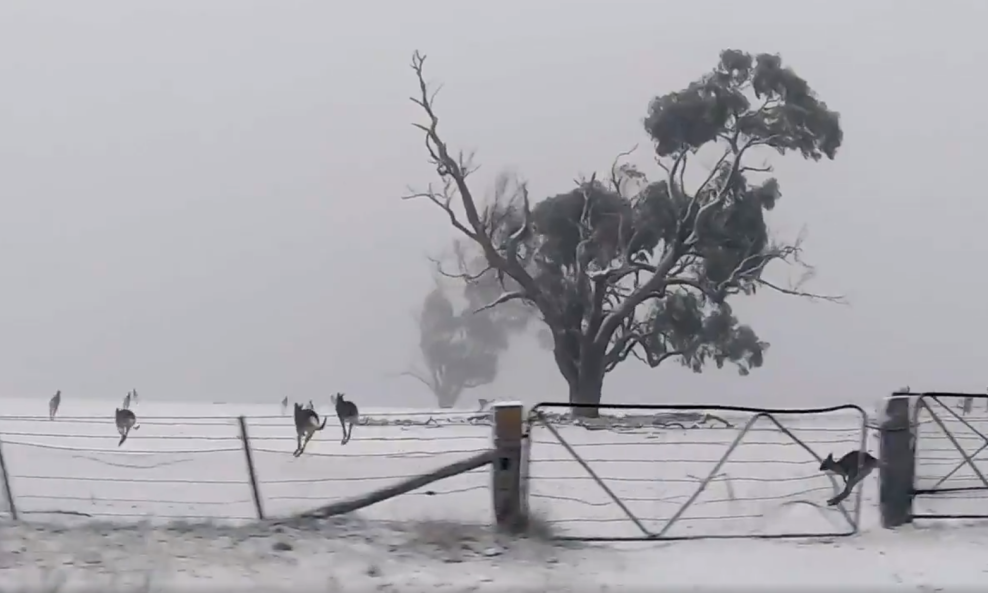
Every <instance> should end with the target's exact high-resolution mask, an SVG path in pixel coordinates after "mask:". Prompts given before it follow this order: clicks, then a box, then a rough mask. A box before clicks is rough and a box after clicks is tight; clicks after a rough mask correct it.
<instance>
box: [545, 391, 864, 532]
mask: <svg viewBox="0 0 988 593" xmlns="http://www.w3.org/2000/svg"><path fill="white" fill-rule="evenodd" d="M671 413H673V412H670V410H663V414H667V415H668V414H671ZM701 414H702V413H701ZM750 416H751V415H750V414H749V417H750ZM777 416H779V418H780V421H781V422H782V423H783V424H784V425H785V427H786V429H787V430H789V431H791V433H792V435H793V436H792V437H790V436H787V435H786V434H785V433H784V432H782V431H781V430H780V429H779V428H778V427H776V426H772V425H770V423H768V422H766V423H765V424H759V423H756V424H755V425H753V426H752V427H751V428H750V429H749V430H747V431H746V432H744V434H743V435H742V432H743V426H744V422H743V419H741V421H739V422H734V421H732V427H730V428H727V427H721V426H713V425H708V426H696V427H682V426H680V427H673V428H669V427H655V429H654V430H645V431H644V433H643V431H638V432H637V433H632V432H628V433H625V434H621V433H619V434H614V433H613V432H610V431H592V430H591V431H588V430H583V429H580V428H575V427H558V426H557V427H555V429H549V428H547V427H545V426H543V425H542V424H541V423H540V422H539V421H537V420H535V421H533V423H532V427H531V430H530V436H529V439H530V441H531V450H530V452H529V470H528V471H529V480H530V481H529V498H530V499H531V501H532V502H531V505H532V508H533V509H534V510H535V512H536V513H537V514H538V515H539V516H540V521H544V522H546V523H547V524H549V525H557V526H559V528H560V530H561V533H562V534H563V535H564V536H565V537H571V538H576V539H608V538H618V539H624V538H631V537H634V534H635V525H634V524H633V523H634V522H635V521H637V522H638V523H640V524H641V525H640V527H644V528H645V529H647V530H648V532H650V533H652V534H657V533H660V532H663V531H665V533H666V534H667V535H668V536H672V537H680V536H682V537H693V536H703V537H737V536H742V535H750V536H755V537H759V536H765V535H766V534H768V533H770V532H785V531H790V530H795V531H796V532H800V533H803V532H808V534H812V533H813V532H814V531H816V532H818V533H819V534H820V535H823V534H824V533H831V532H833V531H834V530H835V525H838V523H839V522H840V521H841V519H840V515H839V512H838V511H837V510H835V509H834V508H832V507H828V506H826V501H827V500H828V499H830V498H831V497H833V496H834V495H835V494H836V492H835V485H834V482H833V481H832V480H831V479H830V478H828V477H827V476H826V475H825V474H824V473H822V472H821V471H820V463H821V460H822V459H823V458H825V457H826V456H827V455H828V454H830V453H832V454H833V455H834V457H835V458H839V457H840V456H842V455H843V454H844V453H847V452H849V451H852V450H855V449H859V448H860V447H861V444H862V440H863V438H864V437H865V428H866V424H867V419H866V418H865V417H864V415H863V413H862V414H860V415H857V416H854V417H845V418H843V419H840V420H832V421H831V425H829V426H827V425H808V423H807V422H805V421H804V422H799V421H794V420H793V419H792V418H790V417H785V415H784V414H779V415H777ZM814 420H817V418H814ZM557 434H558V435H559V436H558V437H557V436H556V435H557ZM739 438H740V441H739V444H738V445H737V447H736V449H733V451H731V450H730V449H731V446H732V443H733V442H735V441H736V440H737V439H739ZM794 439H795V440H794ZM797 440H798V442H797ZM807 448H809V449H810V450H812V451H813V452H814V453H815V454H811V453H809V452H808V451H807ZM568 450H571V451H572V454H571V453H570V451H568ZM725 455H727V457H726V459H725ZM576 457H579V459H576ZM721 462H723V465H720V468H719V469H715V468H717V467H718V465H719V464H721ZM584 465H585V466H586V467H584ZM711 472H716V473H715V474H711ZM708 478H710V482H709V485H707V486H706V487H704V484H705V481H706V480H707V479H708ZM608 491H609V492H608ZM698 492H699V494H698ZM611 494H613V497H612V496H611ZM618 500H619V501H620V503H622V504H623V506H624V507H626V508H627V513H630V514H631V515H632V516H633V519H634V520H635V521H632V520H629V519H630V518H629V516H627V513H626V512H623V511H622V508H621V505H619V504H617V501H618ZM856 501H857V499H856V497H852V498H849V499H847V501H845V503H844V506H845V507H846V508H847V509H848V510H849V512H850V514H851V516H856V514H857V513H856V510H857V509H856V508H855V506H854V505H855V504H856ZM687 505H688V509H687V510H685V511H684V509H686V506H687ZM813 507H815V508H813ZM794 509H795V510H794ZM794 513H795V514H797V515H799V517H798V520H796V521H794V520H793V514H794ZM673 523H674V524H675V525H673ZM848 528H850V529H852V530H853V529H856V525H853V526H848V525H846V524H845V527H844V529H848Z"/></svg>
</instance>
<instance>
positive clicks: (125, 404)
mask: <svg viewBox="0 0 988 593" xmlns="http://www.w3.org/2000/svg"><path fill="white" fill-rule="evenodd" d="M123 409H125V410H129V409H130V392H129V391H128V392H127V396H126V397H125V398H124V400H123Z"/></svg>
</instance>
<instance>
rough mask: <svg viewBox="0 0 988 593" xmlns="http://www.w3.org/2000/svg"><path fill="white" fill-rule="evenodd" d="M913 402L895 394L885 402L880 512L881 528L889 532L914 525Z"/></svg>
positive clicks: (879, 476)
mask: <svg viewBox="0 0 988 593" xmlns="http://www.w3.org/2000/svg"><path fill="white" fill-rule="evenodd" d="M911 399H912V398H911V397H910V396H908V395H906V394H894V395H892V397H890V398H888V399H886V400H885V414H884V416H885V417H884V419H883V422H882V424H881V426H880V430H881V444H880V449H879V458H880V459H881V461H882V465H881V466H880V467H879V471H878V483H879V508H880V510H881V515H882V527H885V528H887V529H892V528H895V527H899V526H901V525H905V524H907V523H912V513H913V478H914V473H915V471H916V470H915V468H916V450H915V447H914V443H915V434H914V427H913V426H912V424H911V414H910V413H909V412H910V400H911Z"/></svg>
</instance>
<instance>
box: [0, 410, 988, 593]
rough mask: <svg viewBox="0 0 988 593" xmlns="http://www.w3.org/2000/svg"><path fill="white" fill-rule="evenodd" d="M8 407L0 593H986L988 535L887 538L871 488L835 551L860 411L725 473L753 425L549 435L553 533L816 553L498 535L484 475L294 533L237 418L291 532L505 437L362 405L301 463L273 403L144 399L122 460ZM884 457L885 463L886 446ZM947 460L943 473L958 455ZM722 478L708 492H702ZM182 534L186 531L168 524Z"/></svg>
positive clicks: (81, 432) (534, 481)
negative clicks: (854, 590) (649, 536)
mask: <svg viewBox="0 0 988 593" xmlns="http://www.w3.org/2000/svg"><path fill="white" fill-rule="evenodd" d="M4 404H5V415H4V416H2V417H0V439H2V441H3V451H4V456H5V458H6V462H7V465H8V470H9V472H10V474H11V476H12V478H11V489H12V492H13V496H14V500H15V503H16V505H17V509H18V511H19V513H20V514H21V518H22V519H23V520H24V521H22V522H20V523H13V522H10V521H7V522H5V523H3V524H2V525H0V591H4V592H6V591H9V590H11V589H12V588H13V587H14V586H15V585H16V586H21V587H25V588H26V589H30V590H37V587H43V586H46V583H47V586H51V585H52V583H56V584H57V583H58V582H59V581H60V580H62V579H64V580H66V583H65V586H64V587H63V588H62V590H72V589H73V588H81V587H94V586H98V587H100V588H101V589H102V590H105V591H114V590H118V591H126V590H147V586H148V584H150V589H151V590H162V591H164V590H172V589H177V588H184V590H190V589H189V588H190V587H195V588H194V589H193V590H219V589H221V588H225V587H227V586H235V587H237V588H238V589H240V590H252V588H256V589H257V590H261V589H263V590H267V591H272V590H275V591H277V590H285V591H287V590H292V591H298V590H299V587H300V586H302V587H311V590H315V591H349V590H361V589H364V588H378V589H389V588H394V589H400V590H402V591H415V590H423V591H437V590H439V591H493V590H495V589H497V590H505V589H507V588H510V589H512V590H517V591H536V590H538V591H556V590H558V591H563V590H567V591H575V590H581V591H603V590H613V589H615V588H617V587H621V586H626V587H632V586H639V587H641V586H648V585H657V584H661V585H663V586H665V587H670V586H685V587H689V588H695V589H701V590H713V589H723V588H727V587H731V588H736V587H740V586H745V585H760V586H762V588H765V587H766V586H768V587H771V588H780V589H781V588H783V587H785V586H793V585H803V586H805V585H807V584H814V585H830V584H833V585H845V586H846V585H885V586H889V585H891V586H892V587H893V588H902V589H917V588H919V589H923V590H928V589H929V590H941V589H946V590H951V588H952V587H956V588H960V587H969V586H970V585H973V584H977V583H981V582H984V580H985V572H986V571H988V561H983V560H981V558H982V557H983V554H981V553H980V551H981V550H982V549H984V546H985V544H988V526H985V525H982V524H979V523H977V522H970V521H969V522H966V524H963V525H958V522H953V523H946V522H940V523H934V522H927V523H925V524H921V525H919V526H915V527H908V528H905V529H902V530H899V531H898V532H890V531H887V530H883V529H881V528H880V527H879V526H878V517H877V510H876V507H877V505H876V497H877V492H876V489H877V488H876V486H877V485H876V484H875V483H874V480H872V481H869V483H868V484H866V488H865V489H864V494H863V501H862V503H861V507H860V510H861V514H860V526H861V531H862V533H861V534H859V535H857V536H852V537H837V536H834V535H829V534H837V533H843V532H846V531H847V530H848V529H849V528H850V526H851V523H849V519H851V520H853V519H855V518H856V517H857V513H856V508H857V507H856V505H855V504H849V505H848V514H847V515H846V516H845V515H843V514H841V513H840V512H839V511H837V510H834V509H830V508H828V507H826V506H824V504H823V503H824V501H825V500H826V499H827V498H829V497H830V496H832V494H833V488H834V486H833V484H832V483H831V481H830V480H829V479H827V478H826V477H824V476H822V475H820V473H819V471H817V467H818V465H819V460H818V457H824V456H826V455H827V453H830V452H833V453H834V454H835V456H839V455H840V454H843V453H844V452H846V451H848V450H851V449H853V448H857V447H858V446H860V439H861V435H862V430H861V418H860V417H855V416H854V415H853V414H848V413H846V412H841V413H834V414H828V415H823V416H814V417H806V416H802V417H780V420H782V422H783V423H784V425H785V426H786V427H787V428H789V429H790V430H791V431H792V433H793V435H795V436H796V437H797V438H798V439H799V441H801V442H802V443H803V444H804V445H806V446H807V447H808V448H809V449H810V450H809V451H808V450H807V449H805V448H803V447H801V446H799V445H798V444H797V443H795V442H794V441H793V440H792V439H791V438H790V437H788V436H786V435H783V434H782V433H781V432H780V431H779V430H778V429H777V428H776V427H774V426H772V425H771V424H770V423H768V422H766V421H764V420H762V421H759V422H758V423H757V424H756V425H755V426H754V427H753V429H752V430H751V431H750V432H748V433H747V434H745V435H744V436H743V438H741V440H740V442H739V444H738V446H737V448H736V449H735V450H734V451H733V453H732V454H731V455H730V456H728V457H727V459H726V461H725V462H724V463H723V464H722V465H721V466H720V467H716V466H717V464H718V462H719V461H721V458H723V457H724V454H725V453H726V452H727V450H728V448H729V446H730V444H731V443H732V442H733V441H734V440H735V439H736V438H737V437H738V436H739V434H740V431H739V430H737V429H728V428H702V429H692V430H691V429H687V428H678V427H676V428H661V429H660V428H656V427H653V426H651V425H650V424H649V422H647V421H645V422H642V421H636V420H634V419H631V420H628V421H626V422H622V423H620V425H619V426H610V427H608V428H607V429H602V430H588V429H587V428H583V427H577V426H557V427H555V431H556V433H553V431H552V430H550V429H548V428H546V427H543V426H538V425H537V426H535V427H534V428H533V431H532V448H531V463H530V477H531V481H530V503H531V507H532V510H533V512H534V513H535V514H536V515H537V516H538V517H540V518H541V520H542V521H543V522H545V523H547V524H550V526H551V529H552V531H553V532H554V533H556V534H558V535H564V536H576V537H628V536H634V535H636V534H638V533H640V531H639V527H637V526H636V523H635V521H638V522H639V523H640V524H641V525H642V526H643V527H644V528H646V529H648V530H650V531H652V532H658V531H662V530H663V529H664V530H665V535H667V536H678V537H690V536H715V537H724V536H751V535H765V534H793V533H806V534H814V535H816V536H817V537H815V538H813V539H803V540H751V539H740V540H700V541H684V542H658V543H657V542H648V543H627V542H618V543H613V542H609V543H573V544H567V545H560V544H558V543H557V544H551V543H547V542H543V541H537V540H534V539H528V540H524V539H505V538H503V537H499V536H496V535H494V534H492V533H491V531H490V530H489V529H488V528H487V525H489V524H490V522H491V507H490V493H489V489H488V482H489V475H488V473H487V471H486V470H482V471H477V472H471V473H468V474H465V475H462V476H457V477H455V478H451V479H449V480H444V481H442V482H438V483H436V484H433V485H431V486H429V487H427V489H425V490H424V491H420V492H416V493H413V494H408V495H405V496H401V497H398V498H395V499H392V500H389V501H386V502H384V503H381V504H379V505H374V506H372V507H369V508H367V509H365V510H363V511H361V512H359V513H357V514H356V515H355V516H348V517H341V518H336V519H333V520H328V521H322V522H319V523H316V524H307V525H304V526H292V527H288V526H279V525H275V524H273V523H272V522H270V521H268V522H262V523H258V522H257V521H255V520H254V518H253V517H254V512H255V511H254V505H253V502H252V499H251V494H250V489H249V486H248V480H247V471H246V462H245V457H244V454H243V450H242V448H241V442H240V440H239V433H238V430H237V427H236V423H235V420H234V418H235V416H236V415H238V414H245V415H246V416H247V417H248V419H249V436H250V439H251V443H252V448H253V450H254V457H255V465H256V468H257V473H258V478H259V481H260V483H261V491H262V496H263V504H264V510H265V513H266V514H267V516H268V517H281V516H285V515H288V514H290V513H292V512H295V511H299V510H305V509H308V508H312V507H315V506H318V505H320V504H324V503H326V502H331V501H334V500H341V499H344V498H349V497H351V496H355V495H359V494H362V493H365V492H367V491H369V490H371V489H374V488H376V487H379V486H382V485H385V484H387V483H389V482H390V481H393V480H396V479H399V478H400V477H403V476H407V475H413V474H418V473H422V472H423V471H427V470H429V469H432V468H435V467H438V466H441V465H445V464H447V463H449V462H452V461H456V460H458V459H462V458H465V457H468V456H470V455H472V454H473V453H475V452H477V451H480V450H483V449H485V448H487V447H488V445H489V442H490V428H489V427H488V426H484V425H479V424H470V423H468V419H469V418H471V417H472V416H473V415H474V414H472V413H470V412H461V413H457V414H445V413H435V412H433V413H424V412H422V411H407V410H406V411H401V410H366V411H364V415H365V416H366V417H368V418H369V424H368V425H366V426H358V427H356V429H355V431H354V435H353V440H352V441H351V442H350V443H349V444H348V445H346V446H345V447H342V446H340V444H339V437H340V432H339V427H338V426H336V425H334V424H332V423H331V424H329V425H327V429H326V431H324V432H322V433H319V434H318V435H317V436H316V438H314V439H313V440H312V442H311V443H310V444H309V447H308V449H307V451H306V453H305V454H304V455H303V456H302V457H301V458H299V459H295V458H293V457H292V456H291V451H292V450H293V449H294V446H295V441H294V434H293V432H294V431H293V429H292V426H291V420H290V418H288V417H283V416H281V410H280V408H279V407H278V406H277V405H271V406H249V405H239V406H238V405H232V404H231V405H219V404H193V403H183V404H158V403H155V402H151V401H148V402H141V403H139V404H138V405H136V406H134V409H135V411H136V412H137V414H138V420H139V424H140V425H141V429H140V430H138V431H135V432H132V433H131V436H130V438H129V439H128V441H127V442H126V443H125V444H124V445H123V446H122V447H119V448H118V447H117V440H118V436H117V434H116V431H115V428H114V426H113V420H112V414H111V412H112V408H113V407H114V403H113V402H109V403H94V402H82V401H74V400H71V399H69V398H66V400H65V401H64V402H63V406H62V409H61V410H60V412H59V419H58V420H56V421H54V422H50V421H48V420H47V418H46V417H45V418H44V419H43V420H40V419H39V416H41V414H42V413H44V412H46V411H47V410H46V402H45V401H37V400H35V401H27V400H5V401H4ZM317 407H319V406H318V405H317ZM322 408H323V409H325V406H323V407H322ZM430 418H431V420H430ZM729 419H730V420H731V421H732V422H734V423H735V424H739V423H740V424H743V422H744V420H745V418H744V415H737V414H735V415H733V416H731V417H730V418H729ZM331 422H332V421H331ZM557 434H558V436H557ZM558 437H562V439H561V440H560V438H558ZM567 445H568V446H569V447H571V448H572V450H573V451H575V452H576V453H577V454H578V456H579V457H580V459H582V460H583V461H584V462H585V463H586V464H587V466H588V467H589V471H588V469H587V468H585V467H584V466H583V465H582V464H581V463H580V462H579V461H578V460H577V459H576V458H574V457H573V456H572V455H571V454H570V453H569V451H568V449H567ZM869 446H870V448H871V449H872V450H874V448H875V442H874V439H873V438H869ZM938 446H939V445H938ZM937 450H939V449H937ZM811 451H812V453H811ZM971 452H973V451H971ZM969 453H970V452H969ZM938 455H941V456H942V458H943V459H945V460H946V459H948V457H947V456H948V455H949V451H948V452H943V453H938ZM940 458H941V457H938V458H937V459H940ZM956 459H957V461H960V460H961V456H960V455H959V454H957V455H956ZM946 469H947V470H949V469H950V468H946ZM592 474H595V475H596V476H597V477H599V478H600V481H601V482H602V483H603V484H604V485H605V486H607V488H608V489H610V490H611V492H612V493H613V495H614V496H615V497H617V498H618V499H619V500H620V501H621V502H622V503H623V504H624V505H625V507H626V508H627V513H626V512H624V511H622V509H621V507H620V505H618V504H616V503H615V502H614V500H613V499H612V498H611V496H610V495H609V494H608V493H607V492H606V491H605V489H604V488H603V487H601V485H600V484H599V483H598V482H597V481H596V480H595V479H594V476H593V475H592ZM707 476H712V477H713V480H712V481H711V482H710V484H709V485H708V487H706V488H700V485H701V484H702V482H703V481H704V478H706V477H707ZM697 492H698V493H699V494H698V495H697V496H696V497H695V500H694V502H693V503H692V505H691V506H689V507H688V508H686V509H685V511H684V512H681V510H682V509H683V505H684V503H685V502H687V501H688V500H689V499H690V498H691V497H693V495H694V494H695V493H697ZM854 502H856V501H855V499H854V498H853V497H852V499H849V501H848V503H854ZM677 513H679V514H680V515H681V517H680V518H679V519H678V520H676V521H672V520H671V519H672V518H673V517H674V515H676V514H677ZM629 514H630V515H631V516H632V517H633V519H632V518H629V516H628V515H629ZM175 520H184V522H179V523H170V524H166V523H168V522H169V521H175ZM203 520H207V521H209V522H208V523H203V522H202V521H203ZM712 567H716V569H715V570H712ZM135 587H136V588H137V589H134V588H135ZM13 590H17V589H13Z"/></svg>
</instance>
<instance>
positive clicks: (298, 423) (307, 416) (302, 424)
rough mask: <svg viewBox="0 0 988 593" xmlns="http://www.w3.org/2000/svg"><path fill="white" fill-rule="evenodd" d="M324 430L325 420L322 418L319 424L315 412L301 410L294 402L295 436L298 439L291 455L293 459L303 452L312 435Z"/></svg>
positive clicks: (305, 409)
mask: <svg viewBox="0 0 988 593" xmlns="http://www.w3.org/2000/svg"><path fill="white" fill-rule="evenodd" d="M324 428H326V418H323V419H322V424H319V414H317V413H316V411H315V410H310V409H308V408H303V407H302V406H300V405H299V403H298V402H295V435H296V436H297V437H298V447H297V448H296V449H295V452H294V453H292V455H294V456H295V457H298V456H299V455H301V454H302V452H303V451H305V446H306V445H308V444H309V441H310V440H312V435H314V434H316V432H317V431H320V430H322V429H324ZM303 438H304V439H305V440H303Z"/></svg>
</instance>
